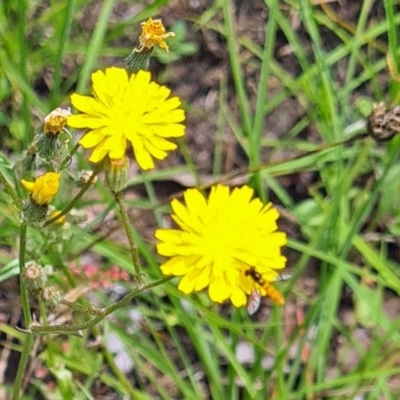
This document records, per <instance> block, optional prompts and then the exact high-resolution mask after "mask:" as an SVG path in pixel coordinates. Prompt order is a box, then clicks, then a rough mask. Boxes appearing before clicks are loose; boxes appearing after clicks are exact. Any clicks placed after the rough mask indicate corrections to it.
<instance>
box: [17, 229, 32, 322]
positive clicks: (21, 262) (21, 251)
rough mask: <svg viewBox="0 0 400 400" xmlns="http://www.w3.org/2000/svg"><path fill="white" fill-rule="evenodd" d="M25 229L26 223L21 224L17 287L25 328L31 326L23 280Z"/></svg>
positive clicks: (27, 296)
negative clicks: (18, 288) (18, 286)
mask: <svg viewBox="0 0 400 400" xmlns="http://www.w3.org/2000/svg"><path fill="white" fill-rule="evenodd" d="M27 229H28V227H27V224H26V222H22V223H21V228H20V233H19V285H20V293H21V306H22V313H23V315H24V323H25V327H29V326H30V325H31V324H32V317H31V310H30V304H29V295H28V289H27V287H26V284H25V278H24V270H25V251H26V232H27Z"/></svg>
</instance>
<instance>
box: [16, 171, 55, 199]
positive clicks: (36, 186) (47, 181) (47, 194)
mask: <svg viewBox="0 0 400 400" xmlns="http://www.w3.org/2000/svg"><path fill="white" fill-rule="evenodd" d="M60 178H61V174H59V173H56V172H47V173H46V174H44V175H42V176H39V177H38V178H37V179H36V180H35V182H30V181H25V180H24V179H22V180H21V183H22V185H23V186H24V187H25V189H27V190H29V191H30V192H31V199H32V201H33V202H34V203H35V204H37V205H39V206H43V205H47V204H49V203H50V202H51V201H52V200H53V198H54V197H55V195H56V194H57V192H58V188H59V186H60Z"/></svg>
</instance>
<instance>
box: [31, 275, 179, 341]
mask: <svg viewBox="0 0 400 400" xmlns="http://www.w3.org/2000/svg"><path fill="white" fill-rule="evenodd" d="M173 278H174V276H165V277H163V278H161V279H158V280H156V281H153V282H150V283H148V284H146V285H142V286H141V287H140V288H138V289H133V290H131V291H130V292H129V293H128V294H127V295H126V296H125V297H123V298H122V299H121V300H119V301H118V302H116V303H115V304H113V305H112V306H110V307H108V308H106V309H104V313H103V314H102V315H99V316H97V317H95V318H92V319H91V320H90V321H86V322H84V323H81V324H70V325H49V326H42V325H40V324H33V325H31V326H30V327H29V328H30V330H28V331H27V332H33V333H59V334H67V335H68V334H76V333H77V332H79V331H81V330H84V329H88V328H91V327H92V326H94V325H97V324H98V323H99V322H101V321H102V320H103V319H104V318H105V317H107V316H108V315H110V314H111V313H112V312H114V311H115V310H117V309H119V308H122V307H124V306H125V305H127V304H128V303H129V302H130V301H131V300H132V299H133V298H134V297H136V296H137V295H138V294H139V293H141V292H143V291H145V290H147V289H150V288H152V287H156V286H159V285H162V284H163V283H165V282H168V281H170V280H171V279H173Z"/></svg>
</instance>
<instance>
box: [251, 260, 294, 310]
mask: <svg viewBox="0 0 400 400" xmlns="http://www.w3.org/2000/svg"><path fill="white" fill-rule="evenodd" d="M244 274H245V276H249V277H250V278H252V279H253V281H254V286H253V289H252V291H251V293H250V295H249V298H248V301H247V312H248V314H249V315H253V314H254V313H255V312H256V311H257V310H258V309H259V307H260V304H261V292H260V290H259V289H258V287H257V286H260V287H262V288H263V289H264V290H265V292H266V295H267V296H268V297H269V298H270V299H271V300H272V301H273V302H274V303H276V304H278V305H280V306H282V305H283V304H285V299H284V298H283V295H282V294H281V293H280V292H279V290H278V289H276V288H275V287H274V286H273V285H271V283H270V282H268V281H266V280H265V279H263V277H262V275H261V274H260V273H259V272H257V271H256V270H255V268H254V267H251V268H250V269H248V270H247V271H245V273H244ZM289 278H290V275H289V274H282V275H280V276H279V277H278V278H277V279H276V280H277V281H279V280H287V279H289Z"/></svg>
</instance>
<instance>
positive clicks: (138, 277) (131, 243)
mask: <svg viewBox="0 0 400 400" xmlns="http://www.w3.org/2000/svg"><path fill="white" fill-rule="evenodd" d="M122 193H123V192H118V193H116V194H115V199H116V201H117V203H118V206H119V210H120V212H121V217H122V223H123V225H124V229H125V232H126V236H127V238H128V241H129V247H130V248H131V256H132V263H133V268H134V269H135V277H134V278H135V282H136V285H137V287H138V288H140V287H141V286H142V285H143V282H142V276H141V274H140V263H139V257H138V253H137V248H136V244H135V241H134V239H133V235H132V230H131V226H130V225H129V218H128V214H127V213H126V209H125V206H124V202H123V198H122Z"/></svg>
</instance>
